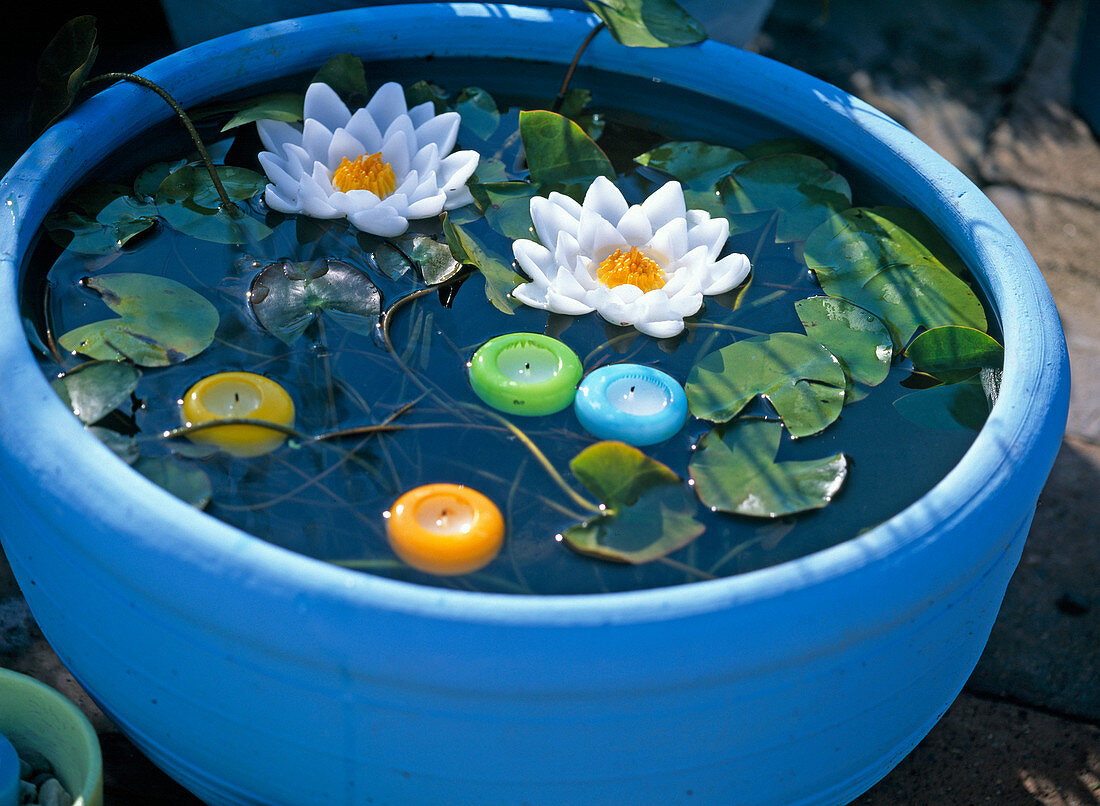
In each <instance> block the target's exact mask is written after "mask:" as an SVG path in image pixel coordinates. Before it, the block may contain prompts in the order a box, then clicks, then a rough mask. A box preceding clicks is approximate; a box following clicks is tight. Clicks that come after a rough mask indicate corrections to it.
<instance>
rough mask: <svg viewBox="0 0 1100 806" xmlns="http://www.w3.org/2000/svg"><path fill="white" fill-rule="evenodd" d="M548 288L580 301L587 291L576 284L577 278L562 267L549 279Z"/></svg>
mask: <svg viewBox="0 0 1100 806" xmlns="http://www.w3.org/2000/svg"><path fill="white" fill-rule="evenodd" d="M550 287H551V288H553V289H555V290H557V291H558V292H560V293H562V294H564V295H566V296H567V297H573V298H574V299H582V298H583V297H584V295H585V292H586V290H587V289H585V287H584V286H582V285H581V284H580V283H579V282H577V278H576V276H575V275H574V274H573V272H571V271H570V270H569V269H567V268H565V267H564V266H562V267H560V268H559V269H558V271H557V273H556V274H555V275H554V276H553V277H552V278H551V279H550Z"/></svg>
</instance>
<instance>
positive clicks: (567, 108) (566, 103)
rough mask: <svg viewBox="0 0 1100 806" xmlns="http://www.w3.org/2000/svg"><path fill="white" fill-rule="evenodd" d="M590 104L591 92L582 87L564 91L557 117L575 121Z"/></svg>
mask: <svg viewBox="0 0 1100 806" xmlns="http://www.w3.org/2000/svg"><path fill="white" fill-rule="evenodd" d="M590 103H592V91H591V90H586V89H584V88H583V87H571V88H570V89H568V90H566V92H565V97H564V98H562V101H561V105H560V106H559V107H558V110H557V112H558V114H559V115H565V117H567V118H570V119H571V120H576V119H577V118H578V117H580V116H581V113H582V112H584V110H585V109H587V108H588V105H589V104H590ZM582 128H583V127H582Z"/></svg>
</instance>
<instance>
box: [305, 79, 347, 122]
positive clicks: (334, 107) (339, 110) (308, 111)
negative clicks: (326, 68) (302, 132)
mask: <svg viewBox="0 0 1100 806" xmlns="http://www.w3.org/2000/svg"><path fill="white" fill-rule="evenodd" d="M350 118H351V112H350V111H348V107H347V105H346V104H345V103H344V102H343V101H341V100H340V96H339V95H337V94H336V90H334V89H333V88H332V87H330V86H329V85H328V84H323V83H320V82H316V83H314V84H310V85H309V87H308V88H307V89H306V97H305V102H304V103H303V105H302V119H303V120H316V121H317V122H318V123H320V124H321V125H322V126H324V127H325V128H326V129H328V130H329V131H335V130H336V129H338V128H340V127H341V126H346V125H347V123H348V120H349V119H350Z"/></svg>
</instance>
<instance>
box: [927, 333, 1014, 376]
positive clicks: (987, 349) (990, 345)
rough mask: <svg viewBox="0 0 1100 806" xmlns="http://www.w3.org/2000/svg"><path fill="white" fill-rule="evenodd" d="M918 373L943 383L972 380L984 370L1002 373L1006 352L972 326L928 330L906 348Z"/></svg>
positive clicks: (995, 341) (990, 337)
mask: <svg viewBox="0 0 1100 806" xmlns="http://www.w3.org/2000/svg"><path fill="white" fill-rule="evenodd" d="M905 356H906V357H907V358H908V359H909V360H910V361H912V362H913V368H914V369H915V370H916V371H917V372H923V373H925V374H927V375H932V376H933V377H935V378H938V379H939V380H940V381H942V382H943V383H958V382H959V381H965V380H966V379H967V378H972V377H974V376H975V375H977V374H978V373H979V372H980V371H981V370H983V369H997V370H999V369H1000V368H1001V366H1002V365H1003V364H1004V358H1005V351H1004V348H1003V347H1001V345H1000V344H998V343H997V340H996V339H995V338H993V337H992V336H990V335H989V334H987V333H983V332H982V331H980V330H975V329H974V328H970V327H958V326H954V325H949V326H946V327H937V328H933V329H931V330H926V331H925V332H924V333H921V334H920V335H919V336H917V337H916V338H915V339H913V341H912V342H911V343H910V344H909V346H908V347H907V348H906V349H905Z"/></svg>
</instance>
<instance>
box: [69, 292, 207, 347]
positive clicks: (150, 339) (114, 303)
mask: <svg viewBox="0 0 1100 806" xmlns="http://www.w3.org/2000/svg"><path fill="white" fill-rule="evenodd" d="M82 283H83V285H84V286H85V287H86V288H89V289H91V290H92V291H94V292H96V293H97V294H99V296H100V297H101V298H102V300H103V302H104V303H106V305H107V307H108V308H110V309H111V310H112V311H114V312H115V313H117V314H118V315H119V316H118V317H117V318H113V319H104V320H102V321H99V322H93V323H91V324H88V325H83V326H81V327H78V328H75V329H73V330H70V331H69V332H68V333H65V334H63V335H62V336H61V338H60V339H59V340H58V341H59V342H60V344H61V346H62V347H63V348H64V349H66V350H69V351H71V352H74V353H80V354H82V355H86V356H88V357H89V358H95V359H101V360H105V361H114V360H118V359H119V358H129V359H130V360H131V361H133V362H134V363H135V364H137V365H138V366H142V367H163V366H168V365H169V364H178V363H179V362H181V361H186V360H187V359H188V358H191V357H193V356H196V355H198V354H199V353H201V352H202V351H203V350H205V349H206V348H207V347H209V346H210V343H211V342H212V341H213V340H214V332H215V331H216V330H217V329H218V311H217V309H216V308H214V306H213V305H211V304H210V303H209V302H208V301H207V300H206V298H205V297H203V296H202V295H201V294H198V293H196V292H195V291H192V290H191V289H190V288H188V287H187V286H185V285H182V284H180V283H178V282H176V281H175V280H170V279H168V278H167V277H157V276H155V275H150V274H101V275H99V276H97V277H88V278H85V279H84V280H83V281H82Z"/></svg>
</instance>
